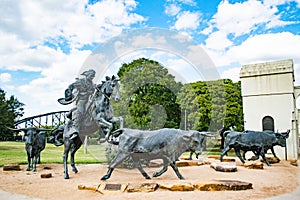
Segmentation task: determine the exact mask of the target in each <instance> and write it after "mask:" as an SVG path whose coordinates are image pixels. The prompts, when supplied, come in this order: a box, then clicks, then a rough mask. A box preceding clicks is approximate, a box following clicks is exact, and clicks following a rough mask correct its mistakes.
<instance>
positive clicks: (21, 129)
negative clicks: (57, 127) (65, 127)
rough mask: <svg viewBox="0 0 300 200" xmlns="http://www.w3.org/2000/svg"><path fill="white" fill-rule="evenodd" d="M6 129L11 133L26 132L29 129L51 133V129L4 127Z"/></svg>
mask: <svg viewBox="0 0 300 200" xmlns="http://www.w3.org/2000/svg"><path fill="white" fill-rule="evenodd" d="M6 128H7V129H9V130H12V131H28V130H30V129H36V130H37V131H51V130H53V129H48V128H36V127H29V128H11V127H8V126H6Z"/></svg>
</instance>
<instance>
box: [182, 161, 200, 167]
mask: <svg viewBox="0 0 300 200" xmlns="http://www.w3.org/2000/svg"><path fill="white" fill-rule="evenodd" d="M176 165H177V167H187V166H199V165H202V162H199V161H197V160H179V161H176Z"/></svg>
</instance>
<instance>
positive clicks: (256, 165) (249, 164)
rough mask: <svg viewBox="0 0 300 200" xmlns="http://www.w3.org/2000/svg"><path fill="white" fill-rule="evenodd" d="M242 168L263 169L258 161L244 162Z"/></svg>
mask: <svg viewBox="0 0 300 200" xmlns="http://www.w3.org/2000/svg"><path fill="white" fill-rule="evenodd" d="M244 167H246V168H248V169H263V168H264V164H263V163H262V162H261V161H259V160H254V161H245V163H244Z"/></svg>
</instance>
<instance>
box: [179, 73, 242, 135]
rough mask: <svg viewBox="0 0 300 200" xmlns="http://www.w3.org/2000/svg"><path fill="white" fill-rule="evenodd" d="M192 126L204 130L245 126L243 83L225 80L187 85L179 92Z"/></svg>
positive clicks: (190, 126) (181, 102)
mask: <svg viewBox="0 0 300 200" xmlns="http://www.w3.org/2000/svg"><path fill="white" fill-rule="evenodd" d="M178 97H179V98H178V103H179V104H180V105H181V107H182V108H184V109H186V113H187V121H188V123H187V124H188V128H189V129H197V130H201V131H206V130H211V131H215V130H217V129H220V128H221V126H225V128H228V127H230V126H236V128H237V130H242V129H243V107H242V96H241V83H240V82H237V83H233V82H232V80H229V79H224V80H217V81H198V82H195V83H191V84H186V85H184V87H182V90H181V91H180V93H179V95H178Z"/></svg>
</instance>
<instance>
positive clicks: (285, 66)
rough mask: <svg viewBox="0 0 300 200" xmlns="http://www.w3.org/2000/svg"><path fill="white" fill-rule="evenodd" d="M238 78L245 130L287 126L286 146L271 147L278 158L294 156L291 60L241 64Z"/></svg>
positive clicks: (295, 132)
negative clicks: (288, 132)
mask: <svg viewBox="0 0 300 200" xmlns="http://www.w3.org/2000/svg"><path fill="white" fill-rule="evenodd" d="M240 78H241V85H242V97H243V113H244V127H245V130H257V131H263V130H273V131H275V132H276V131H280V132H284V131H287V130H288V129H290V131H291V132H290V135H289V138H288V139H287V147H286V148H282V147H279V146H276V147H275V148H274V149H275V152H276V154H277V155H278V157H279V158H280V159H288V160H295V159H298V153H299V149H298V147H299V141H298V138H299V129H298V123H299V119H298V110H297V108H296V98H297V96H296V93H297V91H298V89H297V88H298V87H295V86H294V81H295V79H294V69H293V60H291V59H289V60H280V61H273V62H265V63H258V64H249V65H243V66H242V68H241V71H240Z"/></svg>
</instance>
